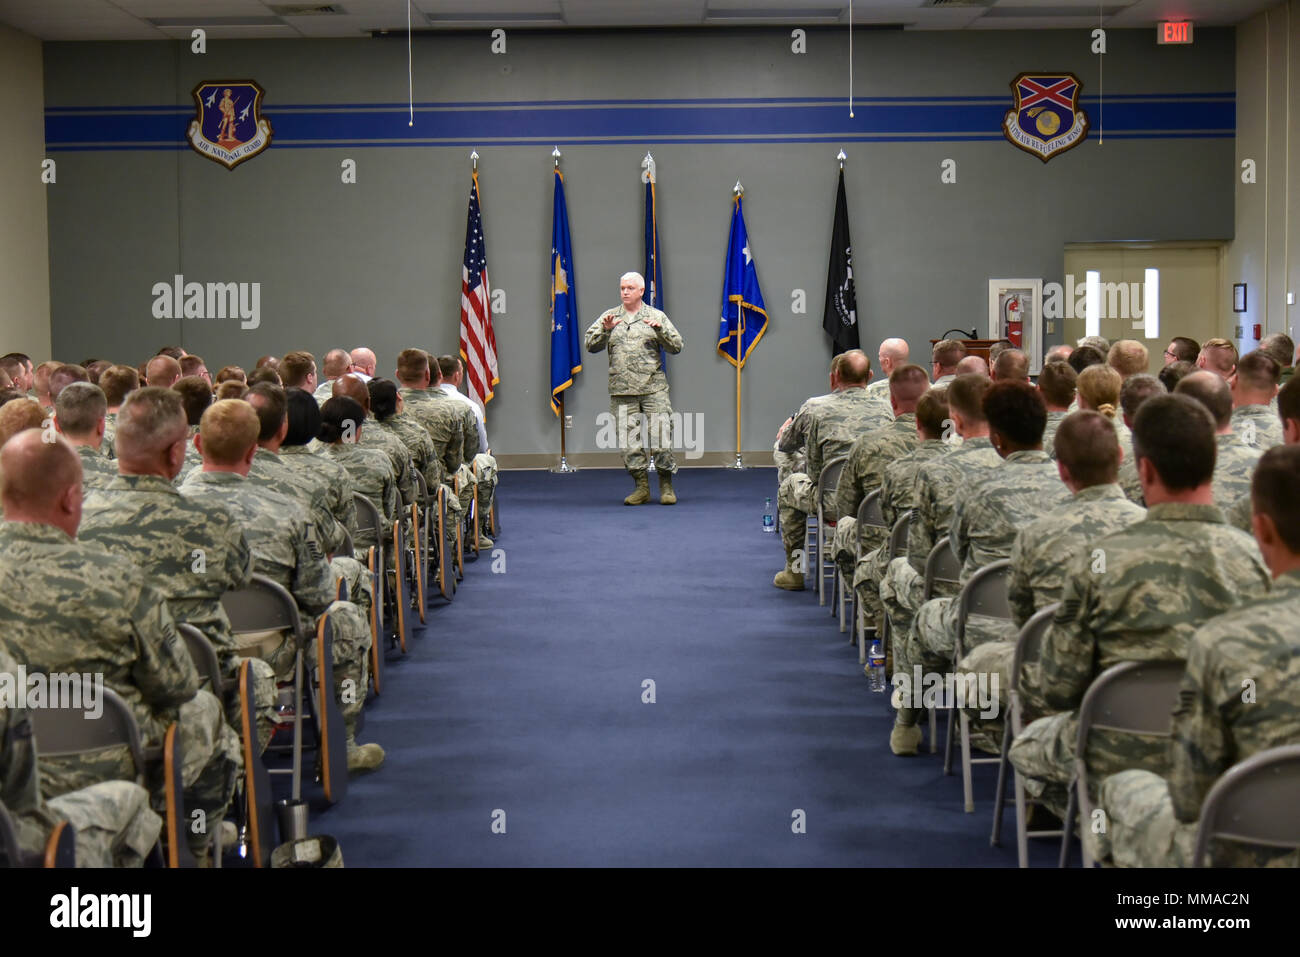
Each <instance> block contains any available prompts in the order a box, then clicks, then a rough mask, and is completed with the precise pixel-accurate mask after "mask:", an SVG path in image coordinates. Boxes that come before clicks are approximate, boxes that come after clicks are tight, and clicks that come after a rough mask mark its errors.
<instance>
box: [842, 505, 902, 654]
mask: <svg viewBox="0 0 1300 957" xmlns="http://www.w3.org/2000/svg"><path fill="white" fill-rule="evenodd" d="M867 528H883V529H888V528H889V526H888V525H886V524H885V516H884V514H882V513H881V511H880V489H876V490H875V491H873V492H872V493H871V494H870V495H868V496H867V497H866V498H864V499H863V500H862V501H861V502H860V503H859V504H858V519H857V524H856V525H855V526H854V530H855V531H856V532H857V537H856V539H855V540H854V542H853V567H854V568H857V564H858V560H859V559H861V558H862V532H863V531H864V530H865V529H867ZM835 587H836V588H837V589H838V591H839V608H840V633H841V634H843V633H844V630H845V628H844V625H845V622H844V606H845V604H846V603H847V604H848V605H849V607H850V608H851V609H852V610H853V622H854V628H853V631H852V633H851V634H850V635H849V644H850V645H851V644H853V643H854V642H855V641H856V642H857V644H858V664H860V665H865V664H866V663H867V648H866V642H865V640H864V636H863V633H862V630H861V628H860V627H859V626H861V625H862V620H861V616H860V615H859V614H858V602H857V592H855V591H854V590H853V582H852V581H847V582H846V581H845V580H844V576H843V574H841V573H840V568H839V565H838V563H837V564H836V566H835Z"/></svg>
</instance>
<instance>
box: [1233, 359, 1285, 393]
mask: <svg viewBox="0 0 1300 957" xmlns="http://www.w3.org/2000/svg"><path fill="white" fill-rule="evenodd" d="M1281 375H1282V367H1281V366H1279V365H1278V364H1277V360H1276V359H1274V358H1273V357H1272V356H1270V355H1269V354H1268V353H1267V352H1265V351H1264V350H1263V349H1256V350H1255V351H1254V352H1248V353H1246V354H1245V355H1244V356H1242V357H1241V361H1240V362H1238V363H1237V381H1238V383H1240V384H1241V385H1243V386H1245V387H1246V391H1247V392H1269V393H1271V392H1272V391H1273V389H1274V388H1275V387H1276V386H1277V381H1278V379H1279V378H1280V377H1281Z"/></svg>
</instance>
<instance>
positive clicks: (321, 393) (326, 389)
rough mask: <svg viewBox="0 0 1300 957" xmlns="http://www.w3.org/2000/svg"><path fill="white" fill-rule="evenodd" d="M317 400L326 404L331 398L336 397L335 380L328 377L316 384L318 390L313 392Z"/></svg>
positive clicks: (319, 403) (318, 403)
mask: <svg viewBox="0 0 1300 957" xmlns="http://www.w3.org/2000/svg"><path fill="white" fill-rule="evenodd" d="M311 397H312V398H313V399H315V400H316V404H317V405H324V404H325V403H326V402H328V401H329V400H330V399H332V398H334V380H333V379H326V380H325V381H324V382H321V383H320V384H318V385H317V386H316V391H315V392H313V393H312V394H311Z"/></svg>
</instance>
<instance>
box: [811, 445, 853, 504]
mask: <svg viewBox="0 0 1300 957" xmlns="http://www.w3.org/2000/svg"><path fill="white" fill-rule="evenodd" d="M848 460H849V457H848V456H847V455H840V456H836V457H835V458H833V459H831V460H830V461H829V462H827V463H826V464H825V465H823V466H822V471H821V475H819V476H817V506H818V508H824V507H825V503H827V502H828V500H829V498H830V496H833V495H834V494H835V490H836V488H838V487H839V484H840V473H841V472H843V471H844V463H845V462H847V461H848Z"/></svg>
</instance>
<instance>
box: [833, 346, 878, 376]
mask: <svg viewBox="0 0 1300 957" xmlns="http://www.w3.org/2000/svg"><path fill="white" fill-rule="evenodd" d="M870 379H871V359H870V358H869V357H868V356H867V354H866V353H865V352H863V351H862V350H861V349H849V350H848V351H847V352H845V353H844V354H843V355H841V356H840V382H842V383H843V384H844V385H865V384H866V383H867V382H868V381H869V380H870Z"/></svg>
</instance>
